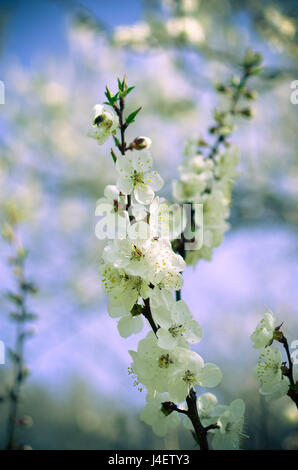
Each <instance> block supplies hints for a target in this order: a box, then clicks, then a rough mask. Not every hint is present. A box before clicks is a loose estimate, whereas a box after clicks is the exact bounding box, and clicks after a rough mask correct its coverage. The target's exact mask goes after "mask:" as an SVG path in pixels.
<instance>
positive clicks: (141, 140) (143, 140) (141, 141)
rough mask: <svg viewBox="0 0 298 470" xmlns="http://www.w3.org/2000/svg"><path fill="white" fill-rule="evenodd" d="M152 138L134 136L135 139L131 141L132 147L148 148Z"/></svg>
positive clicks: (138, 148) (137, 148)
mask: <svg viewBox="0 0 298 470" xmlns="http://www.w3.org/2000/svg"><path fill="white" fill-rule="evenodd" d="M151 144H152V140H151V139H150V138H149V137H143V136H140V137H136V138H135V140H134V141H133V142H132V144H131V146H132V148H134V149H136V150H143V149H149V148H150V147H151Z"/></svg>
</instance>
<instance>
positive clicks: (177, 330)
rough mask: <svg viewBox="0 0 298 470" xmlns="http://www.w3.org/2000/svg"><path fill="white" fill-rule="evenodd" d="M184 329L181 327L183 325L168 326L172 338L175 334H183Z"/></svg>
mask: <svg viewBox="0 0 298 470" xmlns="http://www.w3.org/2000/svg"><path fill="white" fill-rule="evenodd" d="M185 331H186V329H185V328H184V327H183V325H177V324H176V325H173V326H171V327H170V328H169V333H170V334H171V335H172V336H173V338H176V337H177V336H183V333H185Z"/></svg>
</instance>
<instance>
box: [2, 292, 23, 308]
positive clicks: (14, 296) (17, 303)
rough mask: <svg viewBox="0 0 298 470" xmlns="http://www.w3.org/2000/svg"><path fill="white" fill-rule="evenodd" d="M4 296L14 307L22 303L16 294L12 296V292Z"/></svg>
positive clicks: (21, 299)
mask: <svg viewBox="0 0 298 470" xmlns="http://www.w3.org/2000/svg"><path fill="white" fill-rule="evenodd" d="M5 296H6V298H7V299H9V300H10V301H11V302H13V303H14V304H16V305H22V303H23V298H22V297H21V296H20V295H18V294H14V293H13V292H7V294H5Z"/></svg>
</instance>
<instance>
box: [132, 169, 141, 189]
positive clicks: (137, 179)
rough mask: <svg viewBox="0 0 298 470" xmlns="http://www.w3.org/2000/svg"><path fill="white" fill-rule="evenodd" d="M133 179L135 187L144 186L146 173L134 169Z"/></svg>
mask: <svg viewBox="0 0 298 470" xmlns="http://www.w3.org/2000/svg"><path fill="white" fill-rule="evenodd" d="M131 179H132V183H133V186H134V187H137V186H143V184H144V173H143V172H140V173H138V172H137V171H134V173H133V175H132V176H131Z"/></svg>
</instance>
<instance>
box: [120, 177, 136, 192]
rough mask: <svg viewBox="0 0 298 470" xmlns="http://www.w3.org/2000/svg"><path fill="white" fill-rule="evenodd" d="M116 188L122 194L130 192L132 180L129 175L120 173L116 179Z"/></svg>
mask: <svg viewBox="0 0 298 470" xmlns="http://www.w3.org/2000/svg"><path fill="white" fill-rule="evenodd" d="M117 188H118V190H119V191H120V192H121V193H123V194H131V192H132V188H133V185H132V180H131V178H130V176H129V175H127V174H123V175H120V176H119V178H118V180H117Z"/></svg>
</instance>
